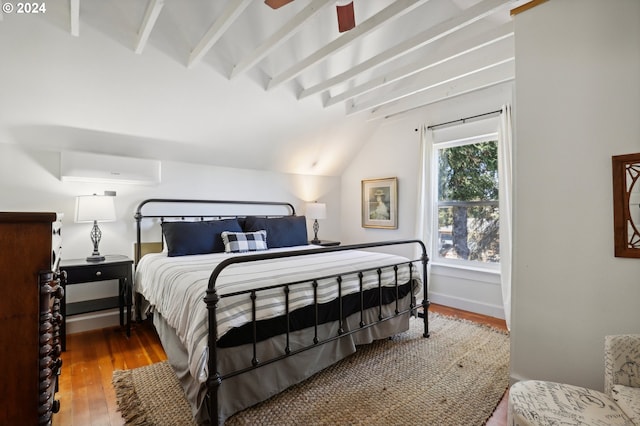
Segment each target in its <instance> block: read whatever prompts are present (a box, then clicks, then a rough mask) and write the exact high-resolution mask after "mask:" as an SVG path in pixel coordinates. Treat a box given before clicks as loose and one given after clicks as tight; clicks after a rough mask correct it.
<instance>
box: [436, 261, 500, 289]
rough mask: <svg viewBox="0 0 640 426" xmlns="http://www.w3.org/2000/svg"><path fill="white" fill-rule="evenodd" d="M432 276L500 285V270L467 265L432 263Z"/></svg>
mask: <svg viewBox="0 0 640 426" xmlns="http://www.w3.org/2000/svg"><path fill="white" fill-rule="evenodd" d="M431 274H432V275H440V276H444V277H455V278H460V279H467V280H472V281H482V282H487V283H492V284H500V270H499V269H489V268H474V267H473V266H467V265H452V264H450V263H444V262H432V263H431Z"/></svg>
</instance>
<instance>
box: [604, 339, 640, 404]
mask: <svg viewBox="0 0 640 426" xmlns="http://www.w3.org/2000/svg"><path fill="white" fill-rule="evenodd" d="M613 385H624V386H631V387H633V388H640V334H618V335H611V336H605V338H604V392H605V393H606V394H607V395H611V394H612V393H611V391H612V389H613Z"/></svg>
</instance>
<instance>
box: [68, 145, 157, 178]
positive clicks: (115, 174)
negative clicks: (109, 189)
mask: <svg viewBox="0 0 640 426" xmlns="http://www.w3.org/2000/svg"><path fill="white" fill-rule="evenodd" d="M160 178H161V175H160V160H149V159H144V158H132V157H120V156H115V155H104V154H90V153H86V152H72V151H67V152H61V153H60V180H61V181H63V182H110V183H128V184H138V185H157V184H159V183H160Z"/></svg>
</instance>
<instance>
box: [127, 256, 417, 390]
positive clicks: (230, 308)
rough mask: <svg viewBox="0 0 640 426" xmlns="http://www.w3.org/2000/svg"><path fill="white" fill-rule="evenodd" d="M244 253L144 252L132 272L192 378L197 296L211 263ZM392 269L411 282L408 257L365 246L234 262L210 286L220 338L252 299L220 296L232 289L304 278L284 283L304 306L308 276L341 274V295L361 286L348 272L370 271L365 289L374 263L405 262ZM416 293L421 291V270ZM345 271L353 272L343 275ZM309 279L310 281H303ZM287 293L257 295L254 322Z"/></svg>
mask: <svg viewBox="0 0 640 426" xmlns="http://www.w3.org/2000/svg"><path fill="white" fill-rule="evenodd" d="M304 248H313V246H300V247H289V248H286V249H270V251H274V252H275V251H286V250H301V249H304ZM238 255H242V254H229V253H213V254H205V255H195V256H181V257H168V256H167V255H166V253H154V254H147V255H145V256H144V257H143V258H142V259H141V260H140V262H139V264H138V267H137V269H136V276H135V291H136V292H138V293H140V294H142V295H143V296H144V297H145V299H147V300H148V301H149V303H150V304H151V306H152V308H153V309H154V310H155V311H157V312H159V313H160V314H161V315H162V316H163V317H164V319H165V320H166V321H167V323H168V324H169V325H170V326H171V327H173V328H174V329H175V330H176V333H177V335H178V337H179V339H180V341H181V342H182V343H183V345H184V346H185V348H187V352H188V354H189V369H190V371H191V374H192V376H193V377H197V378H198V379H199V380H200V381H204V380H205V379H206V359H207V353H208V352H207V333H208V322H207V318H208V317H207V315H208V314H207V309H206V304H205V303H204V301H203V298H204V296H205V293H206V290H207V286H208V282H209V277H210V275H211V272H212V271H213V269H214V268H215V266H216V265H217V264H218V263H219V262H221V261H223V260H224V259H227V258H228V257H229V256H238ZM403 262H404V264H402V265H401V266H400V267H399V269H398V282H399V283H400V284H403V283H405V282H407V281H408V280H409V277H410V272H409V266H408V264H407V262H408V259H406V258H404V257H401V256H396V255H390V254H384V253H376V252H370V251H356V250H348V251H339V252H332V253H321V254H312V255H308V256H306V255H305V256H298V257H292V258H280V259H273V260H266V261H260V262H250V263H243V264H233V265H230V266H229V267H227V268H226V269H225V270H224V271H223V272H222V273H221V274H220V276H219V277H218V280H217V282H216V290H217V293H218V295H220V296H221V299H220V302H219V303H218V308H217V310H216V315H217V321H218V337H221V336H223V335H224V334H225V333H226V332H227V331H229V330H230V329H231V328H234V327H239V326H241V325H243V324H245V323H247V322H250V321H251V315H252V314H251V300H250V298H249V295H248V294H243V295H236V296H230V297H224V295H225V294H230V293H234V292H237V291H243V290H250V289H257V288H262V287H268V286H272V285H277V284H283V283H289V282H294V281H295V282H299V281H302V282H304V283H303V284H296V285H293V286H290V292H289V306H290V307H289V309H290V310H291V311H293V310H295V309H297V308H300V307H303V306H307V305H310V304H312V303H313V301H314V291H313V287H312V285H311V283H310V281H311V280H313V279H317V278H320V277H328V276H332V275H337V274H341V276H342V294H343V295H346V294H350V293H355V292H357V291H359V289H360V284H359V279H358V276H357V274H356V273H353V271H358V270H365V269H371V271H370V272H367V273H365V274H364V278H363V281H364V289H368V288H374V287H376V286H377V285H378V276H377V273H376V271H375V269H376V268H381V267H384V266H391V265H396V264H401V263H403ZM416 271H417V270H416V269H415V265H414V270H413V272H412V273H411V277H413V278H414V279H416V282H417V285H416V288H415V291H414V292H415V293H417V292H418V291H419V290H420V287H421V285H420V280H419V274H418V273H417V272H416ZM349 272H351V273H349ZM305 281H308V282H305ZM382 283H383V285H386V286H393V285H395V273H394V270H393V268H391V267H389V268H383V269H382ZM317 293H318V302H319V303H325V302H329V301H331V300H333V299H335V298H336V297H337V293H338V284H337V280H336V279H335V278H325V279H320V280H318V290H317ZM284 301H285V296H284V291H283V289H282V288H275V289H271V290H264V291H260V292H258V297H257V299H256V319H257V320H263V319H268V318H274V317H277V316H280V315H284V314H285V304H284Z"/></svg>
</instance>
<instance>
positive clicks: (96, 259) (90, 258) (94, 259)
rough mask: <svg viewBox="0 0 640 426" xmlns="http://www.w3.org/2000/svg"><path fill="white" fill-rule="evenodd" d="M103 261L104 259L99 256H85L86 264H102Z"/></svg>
mask: <svg viewBox="0 0 640 426" xmlns="http://www.w3.org/2000/svg"><path fill="white" fill-rule="evenodd" d="M103 260H105V257H104V256H102V255H99V254H98V255H95V254H93V255H91V256H87V262H102V261H103Z"/></svg>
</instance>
